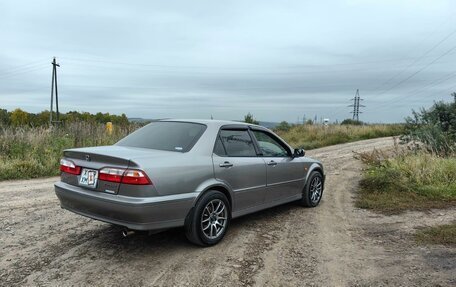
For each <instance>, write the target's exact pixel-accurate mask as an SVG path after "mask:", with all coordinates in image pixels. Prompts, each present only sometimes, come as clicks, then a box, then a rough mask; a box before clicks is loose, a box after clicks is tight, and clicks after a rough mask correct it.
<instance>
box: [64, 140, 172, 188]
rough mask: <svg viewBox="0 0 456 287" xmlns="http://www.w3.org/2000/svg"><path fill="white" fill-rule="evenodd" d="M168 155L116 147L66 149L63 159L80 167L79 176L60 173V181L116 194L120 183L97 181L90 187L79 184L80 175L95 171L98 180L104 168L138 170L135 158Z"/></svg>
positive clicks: (147, 150)
mask: <svg viewBox="0 0 456 287" xmlns="http://www.w3.org/2000/svg"><path fill="white" fill-rule="evenodd" d="M169 153H170V152H166V151H160V150H152V149H145V148H135V147H125V146H116V145H113V146H99V147H87V148H74V149H68V150H65V151H64V152H63V156H64V158H65V159H68V160H71V161H72V162H74V164H75V165H76V166H80V167H81V174H80V175H74V174H68V173H62V176H61V179H62V181H63V182H65V183H68V184H71V185H75V186H79V187H83V188H87V189H90V190H96V191H103V192H109V193H115V194H117V193H118V192H119V187H120V183H116V182H107V181H102V180H97V182H96V184H95V187H90V186H86V185H83V184H81V182H80V180H81V176H82V174H83V173H84V172H85V171H86V172H89V171H90V172H91V171H96V173H97V176H96V178H98V176H99V170H100V169H102V168H104V167H115V168H123V169H126V168H140V167H139V166H138V164H137V163H135V162H134V159H135V158H138V159H139V158H147V157H154V156H164V155H166V154H169Z"/></svg>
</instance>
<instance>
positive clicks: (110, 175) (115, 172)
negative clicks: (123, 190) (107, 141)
mask: <svg viewBox="0 0 456 287" xmlns="http://www.w3.org/2000/svg"><path fill="white" fill-rule="evenodd" d="M124 172H125V169H121V168H111V167H105V168H103V169H101V170H100V175H99V176H98V179H100V180H104V181H111V182H120V181H121V180H122V175H123V174H124Z"/></svg>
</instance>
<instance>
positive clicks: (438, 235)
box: [415, 221, 456, 246]
mask: <svg viewBox="0 0 456 287" xmlns="http://www.w3.org/2000/svg"><path fill="white" fill-rule="evenodd" d="M415 239H416V241H417V242H419V243H427V244H444V245H453V246H455V245H456V221H455V222H453V223H451V224H446V225H439V226H434V227H428V228H424V229H421V230H419V231H418V232H417V233H416V234H415Z"/></svg>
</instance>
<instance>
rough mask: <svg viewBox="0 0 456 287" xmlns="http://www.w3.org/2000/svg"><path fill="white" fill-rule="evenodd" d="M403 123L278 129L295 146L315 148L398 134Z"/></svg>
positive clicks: (302, 126)
mask: <svg viewBox="0 0 456 287" xmlns="http://www.w3.org/2000/svg"><path fill="white" fill-rule="evenodd" d="M403 131H404V127H403V125H400V124H389V125H386V124H385V125H328V126H324V125H298V126H293V127H291V128H290V129H289V130H288V131H276V132H277V134H279V135H280V136H281V137H282V138H283V139H284V140H285V141H287V142H288V143H289V144H290V145H291V146H293V147H295V148H303V149H314V148H319V147H325V146H330V145H335V144H341V143H347V142H354V141H358V140H365V139H372V138H379V137H387V136H397V135H401V134H402V133H403Z"/></svg>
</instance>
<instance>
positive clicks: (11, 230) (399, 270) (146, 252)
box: [0, 138, 456, 286]
mask: <svg viewBox="0 0 456 287" xmlns="http://www.w3.org/2000/svg"><path fill="white" fill-rule="evenodd" d="M392 144H393V140H392V139H391V138H383V139H374V140H367V141H362V142H356V143H349V144H343V145H338V146H332V147H327V148H322V149H316V150H313V151H309V152H308V154H309V155H310V156H312V157H315V158H318V159H321V160H322V161H323V163H324V164H325V167H326V172H327V185H326V189H325V193H324V196H323V201H322V203H321V205H320V206H319V207H317V208H314V209H306V208H302V207H300V206H298V205H296V204H287V205H284V206H280V207H277V208H272V209H269V210H266V211H263V212H260V213H257V214H253V215H249V216H245V217H242V218H240V219H237V220H234V221H233V223H232V225H231V228H230V230H229V232H228V234H227V236H226V237H225V239H224V240H223V241H222V242H221V243H220V244H219V245H217V246H214V247H211V248H199V247H195V246H193V245H191V244H189V243H188V242H187V241H186V239H185V236H184V234H183V232H182V230H180V229H176V230H169V231H166V232H163V233H160V234H155V235H151V236H147V235H134V236H132V237H129V238H122V237H121V236H120V230H119V229H118V228H115V227H112V226H110V225H108V224H104V223H101V222H97V221H94V220H90V219H86V218H83V217H81V216H78V215H75V214H72V213H70V212H68V211H65V210H62V209H60V207H59V204H58V200H57V198H56V196H55V194H54V191H53V182H54V181H56V180H57V178H50V179H38V180H27V181H10V182H0V218H1V225H0V285H2V286H15V285H18V286H19V285H20V286H24V285H26V286H35V285H51V286H54V285H59V286H81V285H83V286H85V285H92V286H249V285H253V286H455V285H456V278H455V276H456V275H455V274H456V249H455V248H450V247H444V246H419V245H416V244H415V243H414V242H413V239H412V236H413V233H414V232H415V231H416V229H417V228H420V227H423V226H428V225H433V224H439V223H448V222H450V221H451V220H454V219H455V218H456V210H455V209H451V210H431V211H428V212H426V213H420V212H410V213H406V214H402V215H395V216H383V215H378V214H374V213H371V212H369V211H366V210H360V209H356V208H354V207H353V196H354V192H355V191H356V188H357V182H358V180H359V178H360V171H361V163H360V162H359V161H357V160H355V159H354V158H353V153H352V151H366V150H371V149H373V148H387V147H390V146H392Z"/></svg>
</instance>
